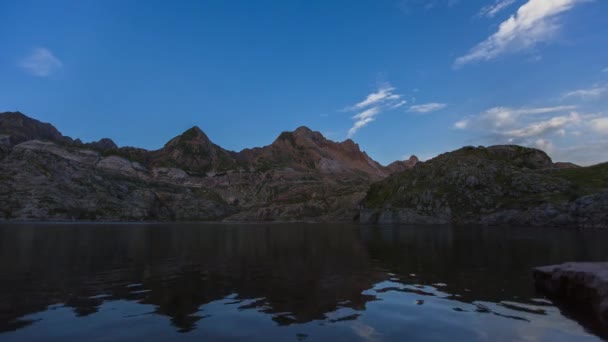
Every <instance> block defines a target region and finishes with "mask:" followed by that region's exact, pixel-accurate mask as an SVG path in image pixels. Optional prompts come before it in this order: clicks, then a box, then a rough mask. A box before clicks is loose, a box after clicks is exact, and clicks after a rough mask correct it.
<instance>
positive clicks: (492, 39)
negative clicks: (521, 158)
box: [0, 0, 608, 164]
mask: <svg viewBox="0 0 608 342" xmlns="http://www.w3.org/2000/svg"><path fill="white" fill-rule="evenodd" d="M607 15H608V1H604V0H595V1H593V0H488V1H481V0H479V1H476V0H466V1H465V0H428V1H424V0H394V1H389V0H386V1H378V0H374V1H372V0H369V1H366V0H361V1H346V0H343V1H320V0H319V1H314V0H311V1H296V0H294V1H278V0H275V1H269V0H260V1H245V0H243V1H236V0H235V1H220V0H209V1H177V2H169V1H131V0H124V1H123V0H121V1H118V0H107V1H60V0H55V1H28V0H18V1H12V0H3V1H0V111H13V110H19V111H22V112H24V113H26V114H28V115H30V116H32V117H34V118H37V119H39V120H42V121H45V122H51V123H53V124H54V125H55V126H56V127H57V128H58V129H60V130H61V131H62V132H63V133H64V134H66V135H69V136H72V137H79V138H81V139H83V140H84V141H91V140H97V139H99V138H102V137H110V138H112V139H114V140H115V141H116V142H117V143H118V144H119V145H121V146H125V145H130V146H139V147H145V148H148V149H156V148H159V147H161V146H162V145H163V144H164V143H165V142H166V141H167V140H169V139H170V138H171V137H173V136H175V135H177V134H179V133H181V132H182V131H184V130H185V129H187V128H189V127H191V126H193V125H197V126H199V127H201V128H202V129H203V130H204V131H205V132H206V133H207V134H208V135H209V136H210V138H211V139H212V140H213V141H214V142H216V143H218V144H219V145H221V146H223V147H225V148H228V149H232V150H240V149H243V148H246V147H253V146H261V145H266V144H269V143H271V142H272V141H273V140H274V138H275V137H276V136H278V134H279V133H280V132H281V131H286V130H293V129H295V128H296V127H298V126H300V125H306V126H309V127H311V128H312V129H314V130H318V131H321V132H322V133H323V134H325V135H326V136H327V137H328V138H330V139H333V140H338V141H341V140H344V139H346V138H348V137H351V138H352V139H353V140H355V141H356V142H358V143H359V144H360V145H361V147H362V149H364V150H366V151H367V152H368V153H369V154H370V155H371V156H372V157H373V158H375V159H377V160H379V161H380V162H382V163H385V164H386V163H389V162H391V161H393V160H396V159H403V158H404V157H406V156H409V155H410V154H416V155H418V156H420V157H422V158H429V157H432V156H434V155H436V154H438V153H442V152H445V151H449V150H453V149H456V148H459V147H461V146H464V145H491V144H498V143H517V144H523V145H527V146H533V147H539V148H542V149H544V150H546V151H547V152H548V153H549V154H550V155H551V156H552V157H553V158H554V159H555V160H568V161H574V162H578V163H581V164H592V163H596V162H600V161H606V160H608V153H606V152H605V151H606V150H608V107H607V105H608V20H606V17H607Z"/></svg>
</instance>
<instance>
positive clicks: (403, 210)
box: [360, 146, 608, 228]
mask: <svg viewBox="0 0 608 342" xmlns="http://www.w3.org/2000/svg"><path fill="white" fill-rule="evenodd" d="M605 208H608V163H605V164H599V165H596V166H590V167H569V168H564V167H562V166H560V167H555V166H554V164H553V163H552V161H551V159H550V158H549V157H548V156H547V155H546V154H545V153H544V152H542V151H540V150H536V149H532V148H525V147H520V146H492V147H487V148H486V147H477V148H475V147H465V148H462V149H460V150H457V151H454V152H450V153H445V154H442V155H440V156H438V157H436V158H434V159H432V160H430V161H428V162H424V163H418V164H416V166H415V167H413V168H411V169H410V170H406V171H404V172H400V173H395V174H393V175H391V176H390V177H388V178H386V179H384V180H382V181H379V182H377V183H375V184H373V185H372V186H371V187H370V190H369V191H368V193H367V196H366V197H365V199H364V200H363V202H362V206H361V215H360V217H361V221H362V222H366V223H372V222H374V223H409V224H426V223H432V224H437V223H467V224H484V225H503V224H507V225H552V226H578V227H596V228H606V227H608V213H607V210H605Z"/></svg>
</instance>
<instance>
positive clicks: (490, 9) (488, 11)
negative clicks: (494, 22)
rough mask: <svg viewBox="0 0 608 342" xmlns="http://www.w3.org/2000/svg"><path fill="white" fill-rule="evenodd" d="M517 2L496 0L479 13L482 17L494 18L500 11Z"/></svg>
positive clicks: (513, 0)
mask: <svg viewBox="0 0 608 342" xmlns="http://www.w3.org/2000/svg"><path fill="white" fill-rule="evenodd" d="M514 3H515V0H496V1H495V2H494V3H493V4H491V5H486V6H484V7H483V8H482V9H481V10H480V11H479V13H478V15H479V16H480V17H486V18H494V16H496V15H497V14H498V13H499V12H501V11H502V10H504V9H506V8H508V7H509V6H511V5H512V4H514Z"/></svg>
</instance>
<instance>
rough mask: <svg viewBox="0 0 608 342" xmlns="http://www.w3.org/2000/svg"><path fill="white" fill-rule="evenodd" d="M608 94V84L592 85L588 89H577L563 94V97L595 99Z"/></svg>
mask: <svg viewBox="0 0 608 342" xmlns="http://www.w3.org/2000/svg"><path fill="white" fill-rule="evenodd" d="M604 95H608V86H593V87H591V88H588V89H577V90H573V91H570V92H567V93H565V94H564V96H563V97H564V98H568V97H578V98H580V99H582V100H595V99H598V98H600V97H602V96H604Z"/></svg>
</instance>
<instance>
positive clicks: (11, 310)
mask: <svg viewBox="0 0 608 342" xmlns="http://www.w3.org/2000/svg"><path fill="white" fill-rule="evenodd" d="M605 241H607V239H606V234H605V233H597V232H596V233H585V232H574V231H565V230H539V229H508V230H507V229H497V228H493V229H486V228H472V227H459V228H452V227H356V226H350V225H342V226H341V225H297V224H290V225H249V226H242V225H241V226H238V225H173V226H171V225H38V226H27V225H19V226H15V225H12V226H2V227H0V277H1V278H0V332H4V334H0V339H3V338H15V339H18V338H23V337H28V339H35V337H36V336H44V337H46V338H47V339H48V338H50V337H53V336H56V337H57V339H59V340H60V339H65V338H66V337H69V338H73V339H76V338H77V336H79V337H82V338H88V339H91V337H103V336H105V337H109V336H106V335H107V334H108V333H109V332H108V330H107V328H111V329H112V331H113V332H112V334H114V335H111V337H112V338H113V339H128V338H129V336H127V335H124V332H123V333H122V334H123V335H121V334H118V332H119V331H121V330H130V331H139V333H138V334H140V335H138V336H141V334H144V335H146V336H147V337H146V338H149V339H155V338H158V339H159V340H162V339H164V338H166V337H167V336H171V334H176V333H188V334H186V335H182V337H189V336H190V337H196V335H197V334H199V333H202V332H204V333H205V336H214V335H213V334H215V337H216V338H221V339H228V340H230V339H239V338H243V337H246V336H247V337H249V338H252V336H257V338H259V339H260V340H268V339H270V337H272V336H276V337H277V338H281V336H282V334H289V336H290V340H307V339H314V338H318V339H330V338H331V339H336V338H337V339H338V340H339V339H344V340H349V339H350V340H352V339H353V338H357V339H364V340H365V339H367V340H369V339H372V340H373V339H379V340H402V339H403V337H404V334H405V335H406V336H409V337H415V338H416V339H418V340H419V339H422V338H423V337H424V338H430V339H433V337H453V338H461V339H466V340H471V339H484V336H485V335H484V334H486V335H488V336H490V335H491V336H496V334H498V336H501V335H500V334H503V336H504V337H505V338H507V339H510V338H512V337H513V336H519V337H521V336H537V335H538V334H540V335H541V336H542V338H547V337H548V336H551V337H552V338H557V339H560V338H562V339H563V338H573V337H576V338H589V339H593V337H592V336H591V335H588V334H587V333H585V332H584V331H583V329H582V328H580V327H579V326H578V325H577V324H576V323H574V322H572V321H570V320H568V319H566V318H565V317H563V316H562V315H561V314H560V313H559V311H558V310H557V309H556V308H555V307H553V306H552V305H551V304H550V303H549V302H547V301H544V300H541V299H538V298H536V297H537V295H536V294H535V293H534V289H533V286H532V283H531V276H530V268H531V267H533V266H536V265H542V264H549V263H557V262H563V261H571V260H605V259H606V258H607V257H608V251H607V250H605V248H604V246H605ZM162 317H167V318H168V321H170V323H171V326H172V327H173V329H172V330H171V329H170V330H163V331H157V330H158V329H162V327H164V326H166V323H162V320H161V321H159V318H162ZM165 322H166V320H165ZM262 322H265V323H262ZM51 323H52V324H51ZM61 324H65V325H69V326H70V328H69V329H63V330H62V329H61ZM87 324H88V325H90V327H88V328H87ZM75 326H79V328H80V331H79V332H76V333H74V334H76V335H74V334H72V335H69V336H68V335H65V333H66V331H65V330H74V329H75ZM104 327H105V328H104ZM121 327H124V328H125V329H121ZM127 327H128V329H126V328H127ZM282 327H283V328H282ZM104 329H105V330H104ZM425 329H426V330H425ZM520 329H521V331H520ZM75 330H78V329H75ZM237 330H239V331H241V332H240V333H237V332H236V331H237ZM431 331H438V332H437V333H431ZM20 334H21V335H20ZM27 334H29V335H27ZM78 334H80V335H78ZM163 334H164V335H163ZM167 334H169V335H167ZM239 334H240V335H239ZM433 334H438V335H433ZM254 339H255V338H254Z"/></svg>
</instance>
